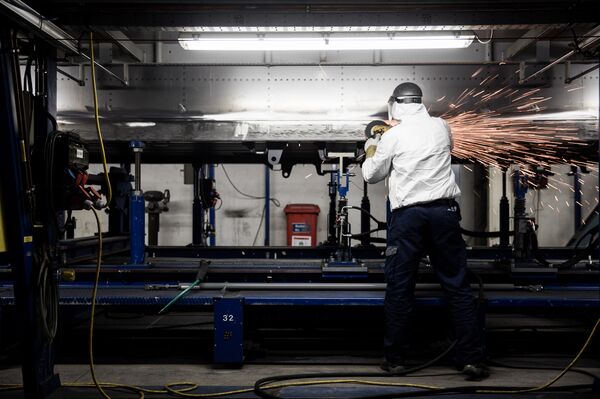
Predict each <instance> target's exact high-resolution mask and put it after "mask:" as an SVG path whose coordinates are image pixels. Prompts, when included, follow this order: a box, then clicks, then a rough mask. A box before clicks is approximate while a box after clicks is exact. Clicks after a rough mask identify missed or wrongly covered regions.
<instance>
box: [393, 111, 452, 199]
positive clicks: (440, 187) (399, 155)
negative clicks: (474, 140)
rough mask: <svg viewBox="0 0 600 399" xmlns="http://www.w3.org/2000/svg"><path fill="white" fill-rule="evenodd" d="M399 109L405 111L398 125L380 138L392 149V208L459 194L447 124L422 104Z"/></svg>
mask: <svg viewBox="0 0 600 399" xmlns="http://www.w3.org/2000/svg"><path fill="white" fill-rule="evenodd" d="M402 108H403V109H405V111H406V112H405V113H404V114H403V115H402V117H401V119H400V120H399V124H398V125H396V126H394V127H393V128H392V129H390V130H388V132H387V133H386V134H385V135H384V138H382V141H384V140H385V141H386V142H387V141H388V140H389V141H390V144H392V146H393V152H394V157H393V162H392V170H391V173H390V179H389V187H390V202H391V205H392V208H393V209H395V208H400V207H403V206H408V205H413V204H416V203H422V202H429V201H433V200H436V199H440V198H456V197H458V196H460V189H459V188H458V185H457V184H456V182H455V177H454V173H453V172H452V168H451V163H450V161H451V155H450V151H451V149H452V138H451V134H450V129H449V127H448V124H447V123H446V122H445V121H444V120H443V119H441V118H433V117H431V116H429V113H428V112H427V110H426V109H425V107H424V106H423V104H406V105H405V106H403V107H402ZM386 136H387V137H386Z"/></svg>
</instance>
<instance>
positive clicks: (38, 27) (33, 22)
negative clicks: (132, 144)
mask: <svg viewBox="0 0 600 399" xmlns="http://www.w3.org/2000/svg"><path fill="white" fill-rule="evenodd" d="M0 6H1V7H3V9H4V10H5V11H8V14H10V16H13V17H15V16H16V17H18V18H19V19H20V22H21V23H22V24H23V25H25V26H28V27H30V28H33V30H34V31H36V32H37V33H38V34H40V35H41V36H43V37H44V38H46V39H49V41H50V42H51V43H52V44H56V45H58V46H59V47H61V48H63V49H64V50H66V51H67V52H70V53H75V54H79V55H80V56H82V57H83V58H85V59H86V60H88V61H90V57H89V56H88V55H87V54H85V53H83V52H82V51H81V49H80V48H79V46H78V41H77V39H75V38H74V37H73V36H71V35H69V34H68V33H67V32H65V31H64V30H62V29H61V28H60V27H58V26H57V25H56V24H54V23H53V22H51V21H49V20H48V19H46V18H45V17H44V16H43V15H41V14H40V13H38V12H37V11H36V10H34V9H33V8H31V7H30V6H28V5H27V4H26V3H24V2H23V1H21V0H11V1H7V0H0ZM1 10H2V9H1V8H0V11H1ZM94 65H96V66H97V67H98V68H99V69H101V70H103V71H104V72H106V73H108V74H109V75H110V76H112V77H113V78H115V79H117V80H118V81H119V82H121V83H122V84H123V85H125V86H128V85H129V83H128V82H127V81H126V80H123V79H121V78H120V77H119V76H117V75H116V74H115V73H114V72H112V71H110V70H109V69H108V68H106V67H105V66H104V65H101V64H99V63H98V62H97V61H94Z"/></svg>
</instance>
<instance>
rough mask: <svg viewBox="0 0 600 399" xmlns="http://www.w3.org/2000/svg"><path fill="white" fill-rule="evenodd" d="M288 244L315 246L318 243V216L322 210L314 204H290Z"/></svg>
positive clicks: (287, 213) (286, 208) (285, 210)
mask: <svg viewBox="0 0 600 399" xmlns="http://www.w3.org/2000/svg"><path fill="white" fill-rule="evenodd" d="M284 212H285V214H286V216H287V244H288V245H291V246H292V247H314V246H316V245H317V218H318V216H319V212H321V210H320V209H319V207H318V206H317V205H313V204H288V205H286V207H285V209H284Z"/></svg>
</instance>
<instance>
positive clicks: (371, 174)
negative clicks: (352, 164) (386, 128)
mask: <svg viewBox="0 0 600 399" xmlns="http://www.w3.org/2000/svg"><path fill="white" fill-rule="evenodd" d="M394 152H395V140H394V139H393V135H391V134H389V133H387V134H384V135H383V136H382V137H381V141H380V142H379V145H377V151H376V152H375V155H373V156H372V157H371V158H367V159H366V160H365V162H363V164H362V175H363V178H364V179H365V181H366V182H367V183H377V182H380V181H382V180H383V179H385V178H386V177H388V176H389V174H390V170H391V168H392V161H393V159H394V155H395V154H394Z"/></svg>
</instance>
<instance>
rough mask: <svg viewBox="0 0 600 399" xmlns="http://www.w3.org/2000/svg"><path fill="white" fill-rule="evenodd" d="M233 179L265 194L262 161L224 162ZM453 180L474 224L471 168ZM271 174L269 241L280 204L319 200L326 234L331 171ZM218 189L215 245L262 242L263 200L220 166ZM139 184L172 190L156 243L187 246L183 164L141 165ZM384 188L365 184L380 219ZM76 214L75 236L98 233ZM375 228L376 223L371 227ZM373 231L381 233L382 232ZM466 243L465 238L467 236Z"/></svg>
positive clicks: (279, 225)
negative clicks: (249, 196)
mask: <svg viewBox="0 0 600 399" xmlns="http://www.w3.org/2000/svg"><path fill="white" fill-rule="evenodd" d="M225 168H226V170H227V172H228V174H229V176H230V178H231V180H232V182H233V183H234V184H235V185H236V186H237V188H238V189H239V190H240V191H242V192H243V193H246V194H250V195H253V196H259V197H260V196H264V193H265V191H264V190H265V176H264V173H265V166H263V165H226V166H225ZM101 169H102V168H101V166H100V165H92V167H91V168H90V172H91V173H97V172H100V171H101ZM454 170H455V174H456V176H457V181H458V182H459V184H460V186H461V190H462V192H463V197H462V199H461V206H462V208H463V221H462V225H463V227H465V228H468V229H472V226H473V216H472V212H471V211H470V210H471V207H472V204H473V201H474V199H473V193H472V192H473V189H472V187H473V178H472V172H470V171H469V170H468V169H467V168H465V167H463V166H458V165H457V166H454ZM269 173H270V179H271V198H275V199H277V200H278V201H279V202H280V204H281V206H280V207H276V206H275V205H274V204H273V203H271V223H270V242H271V245H276V246H278V245H286V243H287V237H286V228H287V223H286V216H285V213H284V208H285V206H286V205H287V204H291V203H308V204H315V205H318V206H319V208H320V209H321V212H320V214H319V218H318V227H317V229H318V230H317V241H319V242H322V241H324V240H325V239H326V238H327V212H328V209H329V196H328V187H327V183H328V182H329V176H328V175H326V176H319V175H318V174H317V173H316V171H315V168H314V166H312V165H297V166H296V167H294V169H293V170H292V175H291V176H290V177H289V178H287V179H286V178H284V177H282V175H281V173H280V172H273V171H269ZM352 173H355V174H356V176H354V177H352V179H351V182H352V183H351V186H350V191H349V195H348V199H349V203H350V205H356V206H360V202H361V199H362V196H363V190H362V187H363V184H362V176H361V173H360V168H358V167H356V168H354V169H353V170H352ZM215 177H216V180H217V190H218V191H219V193H220V194H221V197H222V198H223V205H222V207H221V208H220V209H219V210H218V211H217V212H216V232H217V239H216V242H217V245H239V246H246V245H252V243H253V242H254V239H255V237H257V239H256V245H263V242H264V224H263V225H262V227H261V228H260V231H259V233H258V235H257V231H258V228H259V225H260V220H261V214H262V211H263V207H264V200H256V199H250V198H247V197H244V196H242V195H240V194H239V193H237V192H236V191H235V190H234V189H233V187H232V186H231V184H230V183H229V181H228V180H227V179H226V177H225V174H224V173H223V168H222V166H218V167H217V168H216V170H215ZM142 188H143V189H144V190H159V191H163V190H164V189H167V188H168V189H169V190H171V202H170V203H169V212H167V213H163V214H162V215H161V222H160V233H159V244H160V245H187V244H189V243H190V242H191V240H192V198H193V192H192V186H191V185H184V184H183V165H143V167H142ZM386 196H387V187H386V185H385V182H381V183H378V184H374V185H369V198H370V200H371V212H372V213H373V215H374V216H375V217H376V218H377V219H379V220H382V221H385V218H386ZM350 212H351V213H350V223H351V225H352V231H353V232H355V233H358V232H360V214H359V212H358V211H350ZM75 216H76V217H77V219H78V225H77V231H76V236H77V237H82V236H89V235H93V234H94V233H95V232H96V223H95V220H94V217H93V215H92V214H91V213H90V212H87V211H78V212H75ZM101 220H102V224H103V227H104V230H106V229H107V226H108V217H107V216H106V215H105V214H104V213H103V212H102V215H101ZM373 227H374V226H373ZM375 236H379V237H385V232H381V233H379V234H377V235H375ZM467 242H468V241H467Z"/></svg>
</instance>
